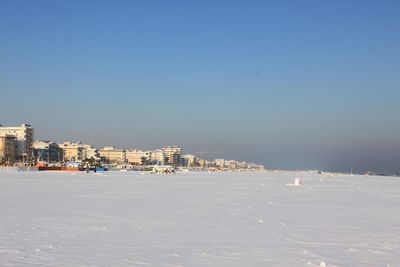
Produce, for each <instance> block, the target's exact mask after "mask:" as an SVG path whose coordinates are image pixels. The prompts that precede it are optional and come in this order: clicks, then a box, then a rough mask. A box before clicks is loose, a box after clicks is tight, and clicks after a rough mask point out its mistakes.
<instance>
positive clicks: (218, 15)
mask: <svg viewBox="0 0 400 267" xmlns="http://www.w3.org/2000/svg"><path fill="white" fill-rule="evenodd" d="M399 14H400V1H397V0H393V1H385V0H381V1H367V0H362V1H355V0H354V1H344V0H343V1H341V0H337V1H328V0H326V1H322V0H309V1H307V0H306V1H296V0H293V1H281V0H279V1H278V0H277V1H232V0H231V1H183V0H182V1H151V0H150V1H111V0H110V1H94V0H87V1H70V0H69V1H41V0H38V1H30V0H27V1H18V0H16V1H14V0H8V1H6V0H0V123H1V124H3V125H19V124H21V123H24V122H27V123H30V124H32V125H33V126H34V128H35V137H36V139H47V140H54V141H57V142H61V141H67V140H70V141H75V140H81V141H83V142H85V143H90V144H94V145H96V146H97V147H100V146H102V145H115V146H117V147H125V148H131V147H136V148H139V149H140V148H142V149H152V148H156V147H160V146H164V145H168V144H177V145H181V146H183V148H184V150H185V152H191V153H194V152H197V151H215V150H217V151H223V152H222V153H220V154H216V155H213V157H214V156H215V157H225V158H228V159H237V160H246V161H254V162H258V163H261V164H265V165H266V166H267V167H271V168H287V169H309V168H318V169H325V170H343V171H349V170H350V168H351V166H354V170H376V171H385V172H400V87H399V86H400V53H399V52H400V16H399Z"/></svg>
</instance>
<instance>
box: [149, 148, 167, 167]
mask: <svg viewBox="0 0 400 267" xmlns="http://www.w3.org/2000/svg"><path fill="white" fill-rule="evenodd" d="M151 161H152V164H158V165H164V164H165V155H164V152H163V151H162V150H161V149H157V150H153V151H152V152H151Z"/></svg>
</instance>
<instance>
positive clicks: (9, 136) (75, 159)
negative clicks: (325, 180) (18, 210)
mask: <svg viewBox="0 0 400 267" xmlns="http://www.w3.org/2000/svg"><path fill="white" fill-rule="evenodd" d="M33 132H34V130H33V128H32V127H31V125H29V124H22V125H21V126H19V127H3V126H2V125H1V124H0V163H1V164H10V165H11V164H15V163H23V164H35V163H37V162H46V163H48V164H66V163H79V162H81V161H84V160H88V159H94V160H96V161H98V162H100V163H102V164H103V165H106V166H110V167H118V166H119V167H122V168H134V167H138V166H140V167H145V166H151V165H169V166H172V167H175V168H208V169H220V170H225V169H243V170H264V166H262V165H258V164H254V163H247V162H244V161H242V162H239V161H235V160H225V159H215V160H214V161H208V160H205V159H203V154H202V153H207V152H199V153H200V158H199V157H196V156H195V155H191V154H183V152H182V147H180V146H176V145H171V146H166V147H163V148H160V149H155V150H145V151H144V150H139V149H123V148H115V147H113V146H105V147H103V148H101V149H97V148H95V147H93V146H92V145H87V144H82V143H81V142H64V143H59V144H57V143H56V142H52V141H34V139H33Z"/></svg>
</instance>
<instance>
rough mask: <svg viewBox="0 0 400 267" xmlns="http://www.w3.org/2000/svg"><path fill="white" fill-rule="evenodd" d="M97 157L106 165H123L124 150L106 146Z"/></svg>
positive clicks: (124, 160)
mask: <svg viewBox="0 0 400 267" xmlns="http://www.w3.org/2000/svg"><path fill="white" fill-rule="evenodd" d="M99 155H100V157H101V159H102V160H103V161H104V162H107V163H125V162H126V152H125V149H118V148H115V147H113V146H106V147H104V148H102V149H100V150H99Z"/></svg>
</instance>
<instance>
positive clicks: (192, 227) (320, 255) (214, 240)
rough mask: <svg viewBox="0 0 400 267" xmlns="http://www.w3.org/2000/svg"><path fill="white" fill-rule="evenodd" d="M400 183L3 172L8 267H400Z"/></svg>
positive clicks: (311, 176)
mask: <svg viewBox="0 0 400 267" xmlns="http://www.w3.org/2000/svg"><path fill="white" fill-rule="evenodd" d="M297 177H299V178H300V180H301V183H302V185H301V186H288V184H293V181H294V179H295V178H297ZM399 185H400V178H398V177H379V176H369V177H365V176H361V175H354V176H350V175H338V176H327V175H323V174H317V173H311V172H298V173H295V172H259V173H256V172H212V173H208V172H178V173H177V174H175V175H160V174H150V173H139V172H104V173H97V174H94V173H90V174H86V173H84V172H0V207H1V217H0V265H1V266H320V263H321V262H322V261H324V262H326V263H327V266H400V186H399Z"/></svg>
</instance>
